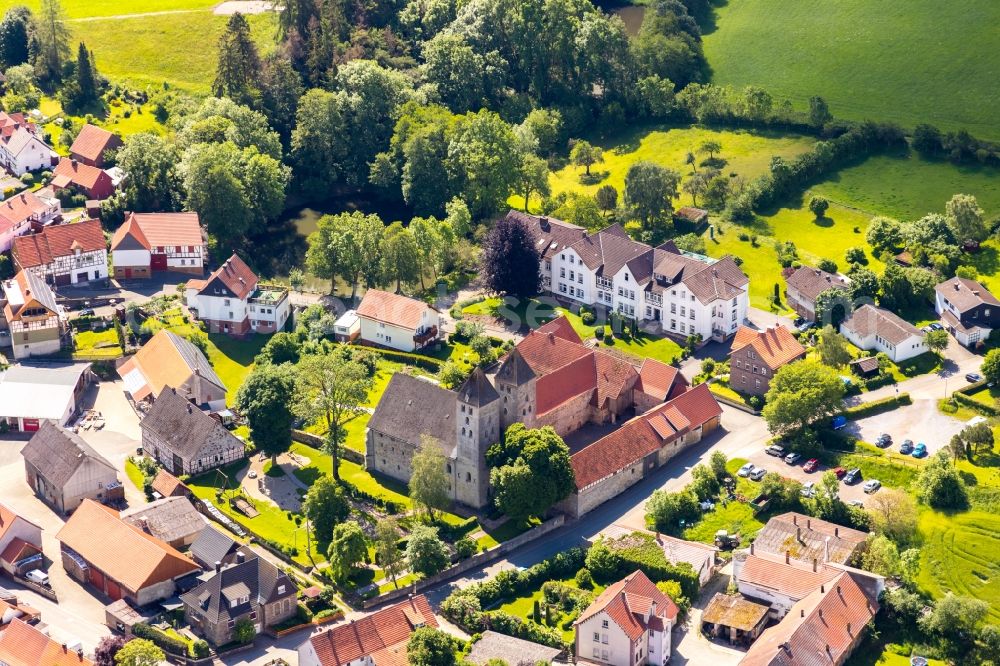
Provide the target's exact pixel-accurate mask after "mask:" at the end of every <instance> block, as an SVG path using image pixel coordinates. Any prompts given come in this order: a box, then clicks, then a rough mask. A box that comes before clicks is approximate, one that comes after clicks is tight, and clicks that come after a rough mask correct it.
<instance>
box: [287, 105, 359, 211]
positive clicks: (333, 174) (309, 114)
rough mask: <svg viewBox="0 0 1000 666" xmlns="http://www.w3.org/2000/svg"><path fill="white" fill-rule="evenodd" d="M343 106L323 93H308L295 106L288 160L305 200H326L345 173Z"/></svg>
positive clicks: (345, 134)
mask: <svg viewBox="0 0 1000 666" xmlns="http://www.w3.org/2000/svg"><path fill="white" fill-rule="evenodd" d="M345 105H346V102H345V101H344V99H343V95H339V94H335V93H331V92H327V91H325V90H310V91H308V92H306V94H305V95H303V96H302V98H301V99H300V100H299V102H298V110H297V112H296V115H295V129H294V130H292V138H291V151H290V153H289V158H290V161H291V163H292V165H293V166H294V168H295V178H296V183H297V185H298V187H299V189H301V190H302V191H303V192H304V193H305V194H307V195H308V196H312V197H322V196H327V193H328V192H329V190H330V188H331V187H333V186H334V185H335V184H336V183H337V182H338V181H339V180H340V179H341V178H342V177H343V176H344V174H345V173H346V169H347V164H346V162H347V139H346V138H345V137H347V136H349V134H347V126H346V122H345V120H344V112H345V109H344V106H345Z"/></svg>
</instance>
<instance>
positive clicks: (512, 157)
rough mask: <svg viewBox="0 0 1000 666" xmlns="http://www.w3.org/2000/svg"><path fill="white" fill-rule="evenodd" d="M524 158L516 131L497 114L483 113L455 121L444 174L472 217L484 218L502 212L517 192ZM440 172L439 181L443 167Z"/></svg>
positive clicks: (469, 114) (465, 116)
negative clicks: (509, 198) (450, 179)
mask: <svg viewBox="0 0 1000 666" xmlns="http://www.w3.org/2000/svg"><path fill="white" fill-rule="evenodd" d="M523 158H524V153H523V151H522V150H521V149H520V145H519V143H518V139H517V137H516V136H515V134H514V129H513V128H512V127H511V126H510V125H508V124H507V123H506V122H504V121H503V119H502V118H501V117H500V116H499V115H497V114H496V113H493V112H492V111H487V110H486V109H483V110H481V111H479V112H478V113H467V114H465V115H464V116H459V117H458V119H457V120H456V122H455V124H454V128H453V129H452V131H451V133H450V138H449V140H448V146H447V158H446V160H445V170H446V173H447V174H448V176H449V177H450V178H452V179H453V180H454V182H455V183H456V184H457V185H458V188H459V189H458V193H459V194H460V195H461V197H462V199H463V200H464V201H465V202H466V204H467V205H468V206H469V210H470V211H471V212H472V214H473V216H476V217H485V216H487V215H491V214H493V213H495V212H497V211H499V210H500V209H501V208H502V207H503V206H504V205H505V203H506V201H507V198H508V197H509V196H510V195H511V193H512V192H514V190H515V188H516V186H517V179H518V174H520V173H521V163H522V161H523ZM437 172H438V178H439V179H440V177H441V172H440V166H438V167H437ZM450 196H451V195H449V198H450ZM442 203H443V201H442Z"/></svg>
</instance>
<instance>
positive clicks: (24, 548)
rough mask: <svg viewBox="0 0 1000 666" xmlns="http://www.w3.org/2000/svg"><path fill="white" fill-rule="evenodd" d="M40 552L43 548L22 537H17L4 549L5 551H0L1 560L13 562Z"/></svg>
mask: <svg viewBox="0 0 1000 666" xmlns="http://www.w3.org/2000/svg"><path fill="white" fill-rule="evenodd" d="M40 552H42V549H41V548H39V547H38V546H36V545H35V544H33V543H28V542H27V541H25V540H24V539H22V538H20V537H15V538H14V539H11V542H10V543H9V544H7V547H6V548H4V549H3V553H0V561H3V562H12V563H13V562H17V561H19V560H21V559H23V558H25V557H28V556H29V555H34V554H36V553H40Z"/></svg>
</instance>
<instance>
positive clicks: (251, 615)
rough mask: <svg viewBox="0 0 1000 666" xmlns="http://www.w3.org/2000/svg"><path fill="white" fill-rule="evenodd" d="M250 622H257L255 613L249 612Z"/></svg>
mask: <svg viewBox="0 0 1000 666" xmlns="http://www.w3.org/2000/svg"><path fill="white" fill-rule="evenodd" d="M250 620H251V621H256V620H257V611H251V612H250Z"/></svg>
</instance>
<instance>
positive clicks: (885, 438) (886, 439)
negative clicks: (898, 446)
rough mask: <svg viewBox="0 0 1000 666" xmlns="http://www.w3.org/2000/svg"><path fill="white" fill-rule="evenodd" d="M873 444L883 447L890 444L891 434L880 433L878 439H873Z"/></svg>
mask: <svg viewBox="0 0 1000 666" xmlns="http://www.w3.org/2000/svg"><path fill="white" fill-rule="evenodd" d="M875 446H878V447H880V448H883V449H884V448H885V447H887V446H892V435H890V434H889V433H886V432H884V433H882V434H881V435H879V436H878V439H876V440H875Z"/></svg>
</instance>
